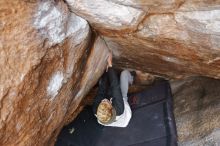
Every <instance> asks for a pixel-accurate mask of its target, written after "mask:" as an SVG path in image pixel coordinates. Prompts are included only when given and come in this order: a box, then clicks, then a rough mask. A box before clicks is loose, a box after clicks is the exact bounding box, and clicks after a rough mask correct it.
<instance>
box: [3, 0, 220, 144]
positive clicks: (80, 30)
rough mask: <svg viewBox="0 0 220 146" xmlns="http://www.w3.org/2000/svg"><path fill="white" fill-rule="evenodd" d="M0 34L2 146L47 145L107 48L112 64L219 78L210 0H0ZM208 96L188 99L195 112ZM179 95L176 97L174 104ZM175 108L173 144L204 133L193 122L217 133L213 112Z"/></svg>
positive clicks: (217, 14)
mask: <svg viewBox="0 0 220 146" xmlns="http://www.w3.org/2000/svg"><path fill="white" fill-rule="evenodd" d="M86 20H87V21H88V22H87V21H86ZM89 24H91V27H92V28H94V30H95V31H96V35H95V34H94V33H92V31H91V29H90V27H89ZM0 32H1V34H0V68H1V69H0V145H4V146H11V145H16V146H20V145H21V146H32V145H37V146H38V145H39V146H42V145H52V144H53V139H54V138H55V137H56V136H57V134H58V132H59V131H60V129H61V128H62V126H63V125H65V124H66V123H68V120H71V119H73V118H74V116H75V115H76V112H75V111H79V109H80V108H81V106H80V107H79V104H80V101H81V100H82V99H83V97H84V96H85V95H86V94H87V93H88V92H89V91H90V89H91V88H92V87H93V86H94V85H95V84H96V82H97V80H98V78H99V77H100V76H101V74H102V73H103V71H104V70H105V66H106V58H107V56H108V49H111V50H112V51H113V54H114V62H113V64H114V66H117V68H119V69H123V68H131V69H137V70H140V71H142V72H144V73H146V72H149V73H153V74H155V75H160V76H163V77H167V78H184V77H187V76H194V75H203V76H208V77H213V78H220V43H219V42H220V1H218V0H217V1H207V0H199V1H186V0H167V1H163V0H147V1H142V0H65V1H62V0H42V1H35V0H25V1H21V0H9V1H6V0H1V1H0ZM152 79H154V78H152ZM196 90H197V89H196ZM198 90H200V89H198ZM208 91H209V90H208ZM208 91H207V92H208ZM210 91H211V89H210ZM186 93H187V91H186ZM202 93H203V92H202ZM205 93H206V92H205ZM201 96H202V95H201ZM204 97H205V95H204ZM211 97H213V98H215V97H217V96H214V95H213V96H211ZM211 97H210V101H208V98H205V101H204V102H205V103H203V102H202V103H201V104H202V107H201V106H198V107H194V106H193V105H190V107H189V108H190V109H192V111H193V112H194V113H195V114H196V115H195V117H196V116H197V115H198V116H201V115H202V116H208V112H209V110H208V109H206V107H208V106H207V105H206V104H208V103H210V105H215V104H214V103H212V102H211V101H213V102H214V101H218V100H217V98H215V100H214V99H213V100H212V98H211ZM182 98H183V97H181V98H180V97H179V96H177V98H176V99H177V101H176V103H177V105H179V104H181V103H178V102H180V101H181V99H182ZM184 98H187V96H186V97H185V96H184ZM192 98H193V102H194V103H197V102H198V103H199V104H200V100H199V99H197V98H195V99H194V97H192ZM202 98H203V96H202ZM179 100H180V101H179ZM186 100H191V99H188V98H187V99H186ZM206 100H207V101H206ZM218 103H219V101H218ZM185 106H188V105H185ZM213 107H216V108H215V109H212V110H211V111H213V112H215V113H217V112H219V108H218V107H219V105H218V106H217V105H215V106H213ZM198 108H199V109H201V111H200V112H198V111H197V110H196V109H198ZM175 110H176V116H177V121H178V124H179V125H178V129H179V131H180V132H179V135H180V144H184V143H185V142H186V144H188V143H190V144H191V143H193V144H195V143H197V141H193V140H192V139H191V137H192V136H195V138H198V139H199V138H201V136H204V135H202V134H200V133H199V132H197V131H196V130H194V129H195V128H196V126H194V125H195V124H198V125H200V126H203V125H206V124H207V123H209V122H210V123H211V124H212V125H210V126H209V127H208V128H207V127H205V126H204V129H202V130H201V132H205V133H211V132H212V134H211V135H219V131H213V130H214V129H216V128H214V127H218V125H217V123H216V122H215V121H219V117H214V115H210V117H211V118H212V119H213V120H215V121H208V120H207V119H206V120H204V121H201V120H197V119H196V118H195V117H189V118H188V116H187V114H188V113H189V112H188V111H185V110H186V109H181V106H180V107H179V108H176V109H175ZM178 113H181V114H183V115H184V116H183V117H181V116H180V115H179V114H178ZM182 120H189V121H188V123H189V124H188V125H190V124H191V127H192V129H193V128H194V129H193V130H194V131H193V132H192V133H184V132H185V131H184V128H188V129H190V128H189V127H190V126H189V127H187V125H185V124H184V123H183V122H181V121H182ZM181 123H182V124H181ZM204 123H206V124H204ZM182 127H183V128H182ZM197 128H198V127H197ZM205 136H207V135H205ZM207 138H209V137H207ZM199 144H200V143H199Z"/></svg>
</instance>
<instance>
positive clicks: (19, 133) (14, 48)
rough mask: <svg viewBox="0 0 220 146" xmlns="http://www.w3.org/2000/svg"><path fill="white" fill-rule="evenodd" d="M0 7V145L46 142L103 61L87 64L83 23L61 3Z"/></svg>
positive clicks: (86, 32) (87, 36)
mask: <svg viewBox="0 0 220 146" xmlns="http://www.w3.org/2000/svg"><path fill="white" fill-rule="evenodd" d="M0 11H1V13H0V18H1V19H0V24H1V25H0V30H1V36H0V54H1V57H0V68H1V70H0V74H1V75H0V145H2V146H3V145H4V146H12V145H16V146H34V145H37V146H38V145H39V146H42V145H48V140H49V139H50V138H51V136H53V132H54V131H55V130H56V129H57V128H58V127H59V126H62V125H64V124H65V119H68V118H69V117H67V116H68V115H69V111H72V112H73V111H74V109H75V108H76V107H74V108H73V107H71V108H73V109H72V110H71V109H69V108H70V106H72V104H74V103H75V102H77V103H79V101H80V100H81V98H82V97H81V96H80V97H78V98H77V99H74V96H73V95H75V94H76V93H78V91H79V90H80V87H81V86H83V87H84V86H85V87H84V88H81V90H80V93H79V94H83V95H84V94H86V92H88V90H89V89H90V88H91V86H92V85H93V84H94V83H95V82H96V80H97V78H98V77H99V75H101V71H103V70H101V68H104V67H105V65H104V64H97V65H98V68H96V70H93V68H92V67H91V66H90V67H89V66H88V63H86V62H87V60H88V59H89V60H91V58H92V57H91V56H90V55H92V56H93V57H94V53H92V52H94V51H91V52H90V48H89V47H88V44H89V40H90V30H89V25H88V24H87V22H86V21H85V20H84V19H82V18H80V17H78V16H76V15H74V14H73V13H70V12H69V11H68V8H67V6H66V4H64V3H63V2H62V1H57V2H54V1H42V2H34V1H32V2H31V1H29V2H28V1H19V0H14V1H0ZM100 53H101V55H100V57H102V55H105V53H104V52H102V51H100ZM103 59H105V58H103ZM89 62H90V63H96V62H93V61H89ZM103 62H104V61H103ZM87 66H88V67H87ZM88 69H89V70H88ZM99 69H100V70H99ZM97 70H98V71H97ZM86 75H87V76H86ZM84 76H86V77H87V78H86V77H84ZM90 76H92V77H90ZM94 76H95V77H94ZM81 77H84V79H83V78H81ZM88 80H90V81H91V83H89V84H87V85H84V83H87V82H88ZM81 84H82V85H81ZM83 95H82V96H83ZM73 99H74V100H73ZM76 105H77V104H76Z"/></svg>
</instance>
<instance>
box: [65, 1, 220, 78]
mask: <svg viewBox="0 0 220 146" xmlns="http://www.w3.org/2000/svg"><path fill="white" fill-rule="evenodd" d="M67 3H68V5H69V7H70V9H71V11H72V12H74V13H76V14H77V15H79V16H81V17H83V18H85V19H87V20H88V21H89V23H90V24H91V25H92V26H93V27H94V28H95V29H96V30H97V31H99V33H100V34H102V35H103V36H105V40H106V42H107V44H108V46H109V48H111V49H112V50H113V51H114V54H115V55H116V56H118V59H116V61H115V64H117V66H118V67H120V68H135V69H138V70H142V71H145V72H151V73H154V74H158V75H162V76H167V77H170V78H183V77H186V76H192V75H203V76H210V77H214V78H220V49H219V48H220V43H219V41H220V31H219V30H220V25H219V24H220V10H219V8H220V1H209V2H207V1H206V0H200V1H185V0H180V1H179V0H168V1H162V0H156V1H153V0H152V1H151V0H150V1H136V0H123V1H122V0H108V1H107V0H98V1H97V0H67Z"/></svg>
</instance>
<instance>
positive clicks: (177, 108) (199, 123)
mask: <svg viewBox="0 0 220 146" xmlns="http://www.w3.org/2000/svg"><path fill="white" fill-rule="evenodd" d="M171 85H172V91H173V95H174V112H175V118H176V125H177V132H178V137H179V145H180V146H218V145H220V123H219V121H220V114H219V113H220V98H219V95H220V80H213V79H210V78H204V77H203V78H202V77H196V78H189V79H186V80H183V81H176V82H173V83H171Z"/></svg>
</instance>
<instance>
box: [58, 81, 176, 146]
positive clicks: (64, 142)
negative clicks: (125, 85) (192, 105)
mask: <svg viewBox="0 0 220 146" xmlns="http://www.w3.org/2000/svg"><path fill="white" fill-rule="evenodd" d="M129 103H130V105H131V107H132V118H131V121H130V123H129V125H128V126H127V127H126V128H118V127H105V126H101V125H100V124H98V123H97V120H96V118H95V116H94V115H93V113H92V108H91V107H89V106H88V107H86V108H85V109H84V110H83V111H82V112H81V113H80V114H79V115H78V116H77V118H76V119H75V120H74V121H73V122H72V123H70V124H69V125H67V126H66V127H64V128H63V130H62V131H61V133H60V134H59V136H58V139H57V142H56V146H176V145H177V138H176V137H177V136H176V126H175V120H174V116H173V107H172V96H171V91H170V86H169V83H168V82H167V81H163V82H160V83H156V84H154V85H153V86H150V87H149V88H147V89H146V90H144V91H142V92H140V93H136V94H133V95H130V97H129ZM70 131H71V132H72V133H71V132H70Z"/></svg>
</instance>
